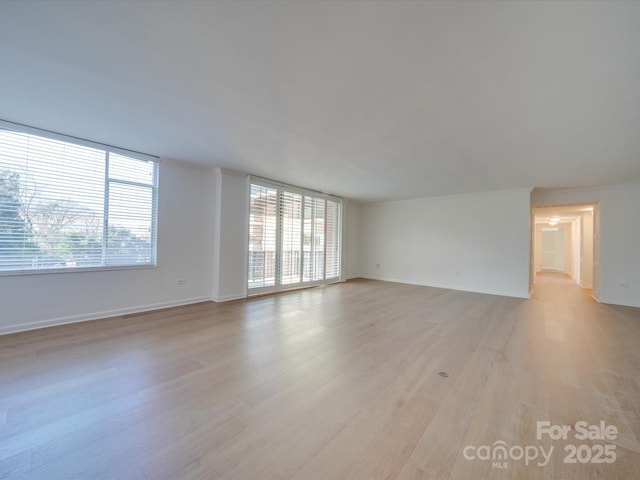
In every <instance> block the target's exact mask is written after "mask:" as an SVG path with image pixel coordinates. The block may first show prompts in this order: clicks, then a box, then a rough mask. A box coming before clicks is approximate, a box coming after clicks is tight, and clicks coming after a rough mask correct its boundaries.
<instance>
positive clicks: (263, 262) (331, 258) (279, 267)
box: [248, 179, 342, 295]
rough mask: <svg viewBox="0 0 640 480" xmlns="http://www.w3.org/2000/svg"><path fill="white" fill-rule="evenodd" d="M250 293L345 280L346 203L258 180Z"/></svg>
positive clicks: (253, 203) (252, 226)
mask: <svg viewBox="0 0 640 480" xmlns="http://www.w3.org/2000/svg"><path fill="white" fill-rule="evenodd" d="M249 205H250V212H249V272H248V287H249V294H250V295H251V294H256V293H263V292H268V291H277V290H283V289H287V288H294V287H298V286H305V285H312V284H320V283H329V282H335V281H338V280H339V279H340V266H341V230H342V228H341V227H342V225H341V221H342V211H341V210H342V201H341V200H340V199H339V198H336V197H331V196H328V195H322V194H319V193H316V192H311V191H307V190H304V189H299V188H296V187H289V186H283V185H278V184H272V183H270V182H267V181H263V180H257V179H252V180H251V189H250V199H249Z"/></svg>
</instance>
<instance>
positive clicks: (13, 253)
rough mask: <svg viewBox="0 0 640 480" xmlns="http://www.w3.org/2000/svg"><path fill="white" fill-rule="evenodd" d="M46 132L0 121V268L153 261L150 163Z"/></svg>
mask: <svg viewBox="0 0 640 480" xmlns="http://www.w3.org/2000/svg"><path fill="white" fill-rule="evenodd" d="M45 135H46V132H45V133H44V134H43V135H36V134H35V133H33V129H28V131H22V130H14V129H11V128H8V127H6V125H5V124H4V123H0V273H3V272H4V273H7V272H9V273H10V272H22V271H24V272H28V271H38V270H51V269H67V270H68V269H74V268H94V267H113V266H136V265H137V266H140V265H154V264H155V258H156V203H157V163H156V162H154V161H151V160H149V159H147V158H142V159H141V158H134V157H132V156H131V157H130V156H127V155H125V154H123V153H122V151H121V150H119V151H118V153H116V152H113V151H110V150H109V149H107V148H104V147H105V146H103V145H99V144H96V146H95V147H94V146H90V145H89V143H90V142H87V141H83V142H82V144H78V143H74V141H64V140H62V139H61V136H60V135H58V134H55V135H52V136H55V138H49V137H47V136H45ZM72 140H74V139H72Z"/></svg>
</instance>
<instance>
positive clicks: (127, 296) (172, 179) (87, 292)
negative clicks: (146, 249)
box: [0, 160, 213, 334]
mask: <svg viewBox="0 0 640 480" xmlns="http://www.w3.org/2000/svg"><path fill="white" fill-rule="evenodd" d="M159 168H160V173H159V188H158V266H157V267H155V268H142V269H125V270H100V271H91V272H64V273H44V274H27V275H12V276H0V306H1V307H0V334H4V333H11V332H17V331H23V330H31V329H34V328H42V327H47V326H52V325H59V324H64V323H72V322H79V321H85V320H93V319H97V318H104V317H110V316H115V315H122V314H127V313H134V312H140V311H146V310H153V309H156V308H164V307H169V306H176V305H184V304H188V303H195V302H199V301H205V300H210V299H211V288H212V282H211V273H210V272H211V267H210V265H211V264H212V262H213V248H212V245H213V217H212V216H211V214H210V208H211V207H210V205H211V203H212V200H213V189H212V187H213V171H212V169H205V168H203V167H198V166H195V165H190V164H186V163H181V162H174V161H171V160H164V161H163V162H162V164H161V165H160V167H159ZM177 279H182V280H184V284H183V285H177V282H176V280H177Z"/></svg>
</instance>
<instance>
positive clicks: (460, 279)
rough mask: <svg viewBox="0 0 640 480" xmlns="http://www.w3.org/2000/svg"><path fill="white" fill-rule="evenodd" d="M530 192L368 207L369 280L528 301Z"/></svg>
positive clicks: (364, 249) (363, 232)
mask: <svg viewBox="0 0 640 480" xmlns="http://www.w3.org/2000/svg"><path fill="white" fill-rule="evenodd" d="M530 204H531V201H530V189H520V190H508V191H499V192H485V193H477V194H471V195H456V196H447V197H432V198H424V199H417V200H408V201H395V202H378V203H368V204H363V205H362V206H361V209H360V232H359V238H360V253H361V256H360V271H361V275H362V276H363V277H366V278H372V279H378V280H387V281H394V282H402V283H412V284H418V285H427V286H433V287H442V288H451V289H455V290H464V291H472V292H480V293H489V294H495V295H505V296H512V297H520V298H529V278H530V262H531V260H530V257H531V255H530V244H531V232H530V230H531V220H530V218H531V209H530Z"/></svg>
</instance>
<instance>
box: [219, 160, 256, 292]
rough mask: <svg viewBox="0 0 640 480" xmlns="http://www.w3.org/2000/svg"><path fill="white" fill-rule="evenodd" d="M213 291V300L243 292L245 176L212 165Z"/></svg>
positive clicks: (246, 210) (246, 212)
mask: <svg viewBox="0 0 640 480" xmlns="http://www.w3.org/2000/svg"><path fill="white" fill-rule="evenodd" d="M215 175H216V188H215V194H216V201H215V210H214V215H213V218H214V244H213V262H212V263H211V264H210V267H211V269H212V271H213V294H212V298H213V300H214V301H216V302H224V301H228V300H236V299H238V298H245V297H246V296H247V261H248V260H247V257H248V255H247V248H248V246H247V245H248V244H247V242H248V238H249V231H248V228H249V177H248V175H247V174H245V173H240V172H234V171H232V170H226V169H221V168H216V171H215Z"/></svg>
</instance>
